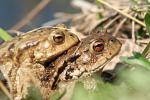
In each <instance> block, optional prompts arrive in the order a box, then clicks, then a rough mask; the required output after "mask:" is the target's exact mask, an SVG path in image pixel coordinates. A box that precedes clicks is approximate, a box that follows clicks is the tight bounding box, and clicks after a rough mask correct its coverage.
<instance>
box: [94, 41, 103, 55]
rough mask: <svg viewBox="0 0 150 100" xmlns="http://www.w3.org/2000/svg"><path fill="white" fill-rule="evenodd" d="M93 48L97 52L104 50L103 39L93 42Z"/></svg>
mask: <svg viewBox="0 0 150 100" xmlns="http://www.w3.org/2000/svg"><path fill="white" fill-rule="evenodd" d="M91 50H92V51H94V52H96V53H100V52H102V51H103V50H104V41H103V40H98V41H94V42H93V43H92V44H91Z"/></svg>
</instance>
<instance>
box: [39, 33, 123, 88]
mask: <svg viewBox="0 0 150 100" xmlns="http://www.w3.org/2000/svg"><path fill="white" fill-rule="evenodd" d="M96 41H97V42H96ZM95 47H96V48H95ZM120 48H121V43H120V42H119V40H117V39H116V38H115V37H113V36H110V35H108V34H103V33H95V34H92V35H90V36H88V37H87V38H85V39H83V40H81V42H80V43H79V44H78V45H76V46H74V47H72V48H71V49H69V50H68V51H67V52H66V53H64V54H63V55H61V56H59V57H58V58H57V59H56V60H55V61H54V62H52V64H51V65H52V66H54V68H53V67H52V66H51V67H50V68H49V69H46V70H47V71H46V72H51V73H43V75H41V77H43V78H45V79H47V80H41V81H42V83H43V87H44V86H47V87H49V88H51V89H57V88H59V87H58V86H59V82H62V81H63V82H65V81H66V82H67V81H69V80H74V79H78V78H81V77H83V76H84V77H85V76H87V75H90V74H92V73H93V72H96V71H99V70H100V69H102V68H103V66H104V65H105V64H106V63H107V62H108V61H110V60H111V59H112V58H113V57H114V56H115V55H117V54H118V52H119V51H120ZM51 69H53V70H52V71H51ZM48 70H49V71H48ZM51 76H53V77H55V78H54V80H53V81H51ZM41 79H42V78H41ZM52 82H53V83H52Z"/></svg>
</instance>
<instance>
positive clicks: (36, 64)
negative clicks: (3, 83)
mask: <svg viewBox="0 0 150 100" xmlns="http://www.w3.org/2000/svg"><path fill="white" fill-rule="evenodd" d="M59 36H62V37H63V38H62V37H59ZM54 38H55V39H54ZM78 42H79V39H78V37H77V36H76V35H74V34H72V33H71V32H70V31H68V29H66V28H64V27H60V26H56V27H43V28H38V29H35V30H32V31H29V32H27V33H25V34H24V35H21V36H18V37H16V38H14V39H13V40H11V41H8V42H5V43H3V44H2V45H1V46H0V70H1V72H2V73H3V75H4V77H5V78H6V79H7V81H8V85H9V88H10V92H11V93H12V95H13V97H14V99H16V100H19V99H21V98H22V97H24V96H25V95H26V91H27V87H29V86H30V83H33V84H34V83H37V85H40V82H39V80H38V77H39V76H38V75H40V73H41V72H43V71H44V69H45V66H44V65H43V64H44V62H45V61H46V60H49V61H51V60H53V59H55V58H56V57H57V56H59V55H60V54H62V53H63V52H65V51H66V50H67V49H69V48H70V47H72V46H74V45H75V44H77V43H78Z"/></svg>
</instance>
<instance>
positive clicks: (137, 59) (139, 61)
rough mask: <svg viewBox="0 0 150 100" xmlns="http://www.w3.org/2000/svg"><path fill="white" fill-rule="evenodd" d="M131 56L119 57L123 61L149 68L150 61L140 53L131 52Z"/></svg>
mask: <svg viewBox="0 0 150 100" xmlns="http://www.w3.org/2000/svg"><path fill="white" fill-rule="evenodd" d="M133 54H134V55H133V56H132V57H121V58H120V59H121V60H122V61H123V62H126V63H128V64H131V65H140V66H143V67H145V68H147V69H149V70H150V62H149V61H148V60H147V59H146V58H145V57H144V56H143V55H142V54H140V53H136V52H135V53H133Z"/></svg>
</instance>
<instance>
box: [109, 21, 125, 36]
mask: <svg viewBox="0 0 150 100" xmlns="http://www.w3.org/2000/svg"><path fill="white" fill-rule="evenodd" d="M126 20H127V18H124V19H123V20H122V21H121V22H120V23H119V25H118V27H117V29H116V30H115V32H114V33H113V34H112V35H113V36H116V35H117V33H118V31H119V30H120V28H121V27H122V25H123V24H124V23H125V22H126Z"/></svg>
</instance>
